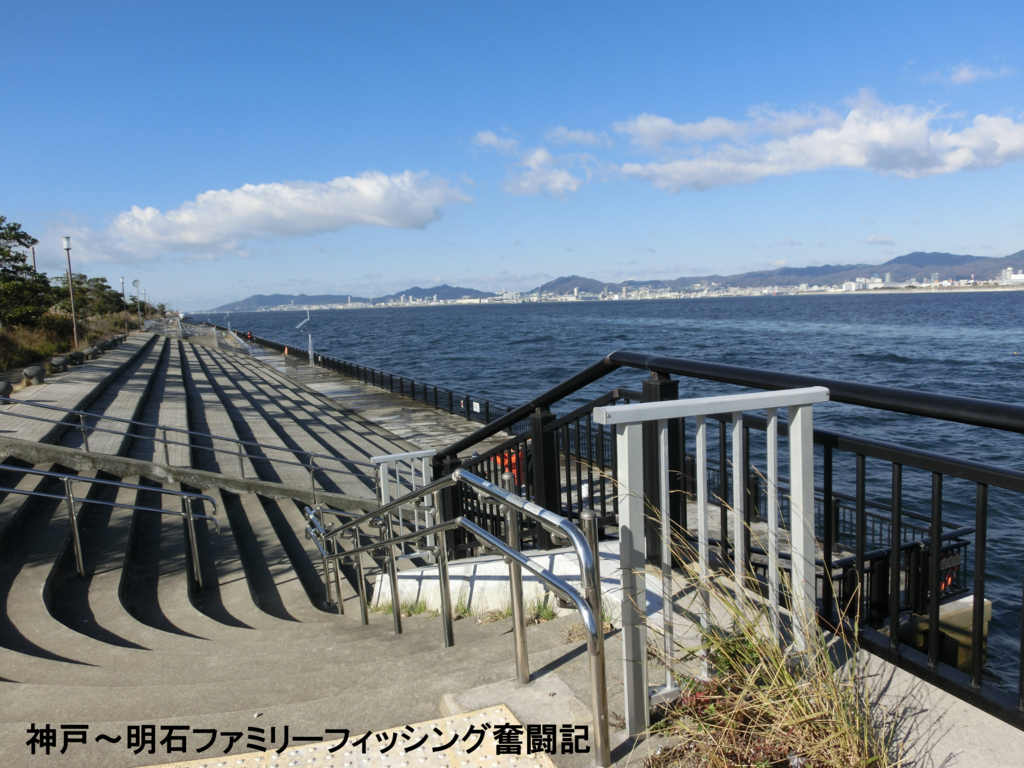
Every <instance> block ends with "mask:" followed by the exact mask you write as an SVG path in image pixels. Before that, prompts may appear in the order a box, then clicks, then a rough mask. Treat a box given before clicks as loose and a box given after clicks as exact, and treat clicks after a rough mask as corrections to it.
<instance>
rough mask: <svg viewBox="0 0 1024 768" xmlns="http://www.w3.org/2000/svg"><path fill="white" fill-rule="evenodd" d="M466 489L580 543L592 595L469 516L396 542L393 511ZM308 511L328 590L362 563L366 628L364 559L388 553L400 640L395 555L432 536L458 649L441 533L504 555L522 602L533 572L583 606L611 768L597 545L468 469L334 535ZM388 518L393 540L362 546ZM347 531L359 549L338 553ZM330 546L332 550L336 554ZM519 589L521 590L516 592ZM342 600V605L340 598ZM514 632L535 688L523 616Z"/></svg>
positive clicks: (519, 667) (601, 746)
mask: <svg viewBox="0 0 1024 768" xmlns="http://www.w3.org/2000/svg"><path fill="white" fill-rule="evenodd" d="M460 482H462V483H466V484H467V485H469V486H471V487H474V488H476V489H477V490H478V491H480V492H482V493H484V494H485V495H487V496H490V497H491V498H493V499H495V500H497V501H498V502H499V503H500V504H502V505H503V506H504V507H505V508H506V510H516V511H518V512H521V513H523V514H526V515H527V516H529V517H531V518H533V519H535V520H537V521H538V522H539V523H540V524H541V525H543V526H544V527H546V528H548V529H551V530H557V531H560V532H561V533H563V534H564V535H565V536H566V537H567V538H568V539H569V541H570V542H571V543H572V545H573V548H574V550H575V551H576V555H577V557H578V558H579V563H580V585H581V587H582V588H583V590H584V593H585V594H586V596H584V594H581V593H580V592H579V591H578V590H577V589H576V588H575V587H573V586H572V585H570V584H569V583H568V582H566V581H565V580H564V579H562V578H560V577H558V576H556V575H554V574H553V573H551V572H550V571H548V570H547V569H545V568H543V567H541V566H540V565H538V564H536V563H534V562H533V561H532V560H531V559H530V558H528V557H526V556H525V555H523V554H522V553H521V552H519V551H518V550H517V549H515V548H514V547H512V546H509V545H508V544H506V543H505V542H503V541H502V540H501V539H499V538H497V537H496V536H494V535H493V534H491V533H488V532H487V531H485V530H484V529H483V528H481V527H480V526H478V525H476V524H475V523H473V522H472V521H470V520H468V519H467V518H465V517H458V518H455V519H454V520H449V521H446V522H443V523H439V524H436V525H433V526H429V527H426V528H420V529H418V530H416V531H414V532H412V533H407V534H402V535H399V536H395V535H394V531H393V529H392V526H391V515H390V514H389V513H390V512H391V511H392V510H394V509H396V508H398V507H400V506H402V505H405V504H408V503H410V502H411V501H415V500H418V499H421V498H423V497H424V496H428V495H430V494H435V493H438V492H439V491H441V490H443V489H444V488H448V487H451V486H453V485H456V484H458V483H460ZM323 511H324V510H319V511H318V512H319V514H320V515H321V517H322V513H323ZM305 512H306V516H307V518H308V519H309V521H310V525H308V526H307V528H306V533H307V535H308V536H309V538H311V539H312V540H313V541H314V543H315V544H316V546H317V549H319V550H320V555H321V557H322V558H323V560H324V564H325V569H324V579H325V584H327V583H328V582H329V579H330V576H329V574H328V571H327V567H326V566H327V564H328V563H331V562H335V563H336V562H337V561H341V560H346V559H350V558H352V559H354V560H355V563H356V567H357V572H358V584H357V588H358V591H359V600H360V608H361V610H362V617H363V624H366V623H368V619H367V613H366V584H365V581H364V579H363V575H362V561H361V558H360V555H362V554H364V553H369V552H373V551H376V550H381V549H386V550H387V561H388V576H389V580H390V586H391V600H392V615H393V617H394V620H395V632H396V634H400V633H401V632H402V626H401V608H400V601H399V599H398V580H397V569H396V567H395V557H394V548H395V547H396V546H401V545H404V544H406V543H411V542H415V541H421V540H426V539H428V537H433V540H435V541H437V542H438V546H436V547H434V550H433V554H434V555H435V557H436V559H437V567H438V577H439V584H440V592H441V613H442V617H443V621H444V632H445V645H446V646H448V647H451V646H452V645H454V632H453V628H452V615H451V593H450V585H449V579H448V553H447V546H446V545H445V537H444V536H441V535H440V534H443V533H444V532H446V531H449V530H454V529H456V528H461V529H463V530H465V531H467V532H469V533H471V534H472V535H473V536H474V537H475V538H476V539H477V540H478V541H480V542H481V543H483V544H484V546H485V547H488V548H490V549H492V550H494V551H496V552H500V553H501V554H502V555H503V556H504V559H505V562H506V563H508V565H509V578H510V584H511V583H512V582H513V581H517V580H518V581H519V583H518V584H515V585H513V594H516V593H517V592H518V594H520V595H521V593H522V584H521V579H522V571H521V569H522V568H525V569H526V570H528V571H529V572H530V573H532V574H534V575H535V576H536V577H537V578H539V579H540V580H541V581H542V582H544V583H545V584H546V585H547V586H548V587H550V588H551V589H552V590H553V591H554V592H555V593H556V594H557V595H558V596H559V597H561V598H562V599H563V600H566V601H569V602H571V603H573V604H574V605H575V606H576V609H577V610H578V611H579V612H580V617H581V619H582V621H583V627H584V630H585V631H586V635H587V651H588V654H589V656H590V672H591V687H592V691H591V694H592V700H593V701H592V704H593V715H594V731H595V734H594V741H595V744H594V746H595V750H594V757H595V763H596V765H598V766H600V767H601V768H606V766H609V765H611V747H610V742H609V733H608V700H607V696H608V694H607V683H606V679H605V665H604V621H603V618H602V610H601V608H602V606H601V592H600V571H599V570H598V565H597V558H596V557H595V555H594V550H593V549H592V547H591V543H590V542H589V541H588V538H587V537H586V536H584V535H583V533H581V532H580V530H579V529H578V528H577V527H576V526H575V525H574V524H573V523H572V522H571V521H569V520H567V519H565V518H564V517H561V516H560V515H557V514H555V513H553V512H550V511H549V510H546V509H544V508H543V507H539V506H537V505H536V504H533V503H532V502H528V501H526V500H525V499H522V498H520V497H519V496H516V495H515V494H514V493H512V492H510V491H506V490H504V489H503V488H499V487H498V486H496V485H494V484H493V483H489V482H487V481H486V480H484V479H482V478H480V477H477V476H476V475H474V474H472V473H470V472H466V471H465V470H456V471H455V472H453V473H452V474H451V475H449V476H447V477H443V478H440V479H438V480H435V481H434V482H432V483H430V484H428V485H425V486H423V487H422V488H418V489H416V490H415V491H413V492H412V493H409V494H407V495H405V496H403V497H401V498H399V499H396V500H395V501H393V502H391V503H390V504H386V505H384V506H382V507H380V508H379V509H376V510H374V511H372V512H368V513H366V514H365V515H361V516H359V517H358V518H356V519H354V520H351V521H349V522H346V523H343V524H342V525H341V526H340V527H337V528H334V529H333V530H327V529H325V528H324V526H323V524H322V519H321V518H318V516H317V514H318V513H317V512H314V511H313V510H311V509H309V508H308V507H306V510H305ZM382 516H383V517H384V523H385V525H384V526H383V527H384V528H385V529H386V534H385V536H384V537H383V538H382V539H381V540H379V541H375V542H373V543H371V544H366V545H362V546H359V545H358V529H356V528H355V527H356V526H358V525H359V524H360V523H361V522H364V521H366V520H367V519H372V518H374V517H382ZM514 519H515V518H514V516H512V517H510V520H514ZM590 528H591V529H592V533H593V534H594V535H593V540H594V542H595V544H596V526H590ZM345 530H352V538H353V542H354V543H355V544H356V546H355V547H354V548H352V549H348V550H342V551H338V549H337V546H338V544H339V539H338V538H337V536H338V534H340V533H342V532H343V531H345ZM510 530H511V528H510ZM516 539H517V537H516ZM328 542H330V543H328ZM328 547H330V551H329V549H328ZM336 574H337V567H335V575H336ZM517 587H518V589H516V588H517ZM327 589H328V590H329V589H330V586H329V585H328V586H327ZM338 597H339V604H340V602H341V596H340V593H339V596H338ZM513 630H514V634H515V643H516V672H517V676H518V678H519V680H520V681H521V682H528V681H529V675H530V673H529V669H528V661H527V654H526V627H525V620H524V615H523V612H522V610H519V611H514V612H513Z"/></svg>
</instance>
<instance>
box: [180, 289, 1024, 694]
mask: <svg viewBox="0 0 1024 768" xmlns="http://www.w3.org/2000/svg"><path fill="white" fill-rule="evenodd" d="M200 317H203V316H200ZM206 317H208V319H210V320H211V321H213V322H216V323H219V324H221V325H224V324H225V323H226V322H230V324H231V326H232V328H233V329H234V330H236V331H252V332H253V333H254V334H256V335H259V336H263V337H266V338H270V339H274V340H276V341H280V342H282V343H291V344H294V345H295V346H296V347H298V348H301V349H305V348H306V346H307V337H306V333H305V329H302V330H296V329H295V326H296V325H297V324H298V322H299V320H301V319H305V312H304V311H302V312H299V311H283V312H254V313H231V314H230V315H224V314H223V313H218V314H213V315H209V316H206ZM311 325H312V331H313V343H314V348H315V351H316V352H317V353H320V354H325V355H330V356H332V357H336V358H340V359H343V360H349V361H352V362H356V363H360V364H362V365H366V366H370V367H374V368H380V369H383V370H386V371H390V372H392V373H395V374H401V375H403V376H405V377H407V378H415V379H416V380H418V381H424V382H429V383H431V384H436V385H439V386H445V387H450V388H453V389H458V390H460V391H465V392H468V393H470V394H472V395H474V396H476V397H481V398H489V399H493V400H495V401H498V402H503V403H507V404H510V405H513V406H514V405H518V404H520V403H523V402H525V401H527V400H529V399H531V398H533V397H535V396H536V395H538V394H540V393H542V392H544V391H545V390H547V389H549V388H550V387H552V386H554V385H555V384H557V383H558V382H560V381H562V380H563V379H565V378H567V377H569V376H570V375H572V374H573V373H575V372H577V371H579V370H580V369H582V368H584V367H586V366H587V365H590V364H591V363H593V362H595V361H597V360H599V359H600V358H602V357H604V356H605V355H607V354H608V353H609V352H612V351H614V350H619V349H624V350H631V351H636V352H644V353H652V354H659V355H668V356H672V357H684V358H693V359H697V360H703V361H709V362H717V363H729V364H732V365H740V366H750V367H755V368H765V369H770V370H775V371H785V372H790V373H801V374H808V375H817V376H824V377H828V378H834V379H845V380H848V381H854V382H861V383H870V384H883V385H888V386H894V387H904V388H908V389H916V390H925V391H929V392H940V393H946V394H954V395H962V396H966V397H973V398H982V399H986V400H995V401H999V402H1005V403H1015V404H1024V292H1018V291H1013V292H958V293H938V292H934V293H933V292H924V291H922V293H921V294H889V295H886V294H873V293H870V294H867V295H864V294H846V295H835V294H833V295H816V296H764V297H742V298H709V299H676V300H660V299H656V300H647V301H593V302H591V301H586V302H584V301H579V302H576V301H574V302H558V303H556V302H549V303H539V304H533V303H528V304H502V305H457V306H437V307H431V306H419V307H416V306H412V307H394V308H367V309H351V310H349V309H344V310H318V311H314V312H312V323H311ZM643 376H644V374H643V373H642V372H640V371H635V370H620V371H618V372H616V373H615V374H613V375H611V376H609V377H607V378H605V379H603V380H602V381H601V382H599V383H597V384H594V385H592V386H591V387H589V388H588V389H587V390H586V391H584V392H581V393H579V394H577V395H575V396H574V397H573V398H570V399H569V400H568V401H567V402H565V403H562V404H559V405H556V406H554V408H553V409H554V410H555V412H556V413H565V412H567V411H569V410H571V409H572V408H573V407H575V406H576V405H579V404H581V403H583V402H586V400H587V399H589V398H591V397H594V396H596V395H598V394H600V393H602V392H605V391H608V390H609V389H611V388H612V387H613V386H627V387H630V388H633V389H639V385H640V381H641V379H642V378H643ZM736 391H739V390H737V389H736V388H734V387H732V388H731V387H728V386H726V385H721V384H716V383H714V382H706V381H699V380H695V379H691V380H687V379H683V380H681V383H680V395H681V396H683V397H685V396H701V395H709V394H718V393H723V392H736ZM814 418H815V426H816V427H818V428H824V429H829V430H832V431H836V432H843V433H847V434H851V435H855V436H858V437H866V438H872V439H875V440H884V441H888V442H894V443H899V444H902V445H907V446H911V447H916V448H921V449H925V450H929V451H934V452H936V453H942V454H946V455H950V456H953V457H956V458H962V459H969V460H973V461H980V462H984V463H989V464H994V465H997V466H1000V467H1004V468H1007V469H1012V470H1021V469H1024V466H1022V462H1021V458H1022V448H1024V435H1017V434H1011V433H1005V432H999V431H996V430H988V429H980V428H972V427H966V426H963V425H958V424H950V423H943V422H938V421H935V420H931V419H926V418H920V417H909V416H903V415H899V414H890V413H885V412H881V411H872V410H869V409H865V408H858V407H854V406H845V405H841V404H838V403H829V404H824V405H821V406H816V407H815V415H814ZM755 463H756V457H755ZM890 466H891V465H888V464H884V463H882V462H873V461H871V460H869V461H868V481H869V485H868V497H869V499H874V500H878V501H879V502H881V503H888V502H889V501H890V493H889V488H890V486H889V477H890V473H891V469H890ZM853 470H854V458H853V457H852V456H850V455H846V454H838V453H837V454H836V466H835V474H836V490H837V491H843V492H847V493H850V492H852V490H853V487H852V480H853ZM904 475H905V477H904V498H903V506H904V509H905V510H912V511H917V512H921V513H924V514H928V513H929V510H930V505H929V498H930V497H929V494H930V477H929V476H928V475H927V473H924V472H919V471H913V470H905V473H904ZM819 482H820V479H819ZM943 497H944V505H943V515H944V520H948V521H950V522H955V523H958V524H962V525H967V526H970V525H973V523H974V486H973V484H970V483H966V482H963V481H956V480H952V479H947V480H946V482H945V483H944V487H943ZM989 510H990V513H989V549H988V559H989V567H988V568H987V569H986V570H987V571H988V572H989V573H988V574H987V586H986V589H987V592H986V597H989V598H991V599H992V600H993V601H994V602H995V606H994V610H993V619H992V623H991V625H990V639H989V656H990V658H989V664H988V667H987V670H988V672H987V674H988V678H989V679H990V680H991V681H992V682H994V683H996V684H997V685H999V686H1000V687H1003V688H1006V689H1008V690H1013V689H1015V686H1016V676H1017V672H1016V669H1017V663H1018V661H1017V653H1018V651H1017V649H1018V648H1019V642H1020V626H1021V623H1020V622H1021V617H1020V610H1021V585H1022V578H1024V497H1022V496H1021V495H1019V494H1012V493H1008V492H1002V491H998V490H993V491H992V492H991V493H990V498H989ZM971 552H972V553H973V547H972V548H971ZM972 557H973V554H972Z"/></svg>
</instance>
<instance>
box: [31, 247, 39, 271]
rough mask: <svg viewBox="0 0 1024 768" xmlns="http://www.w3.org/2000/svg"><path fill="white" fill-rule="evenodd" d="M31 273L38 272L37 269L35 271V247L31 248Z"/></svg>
mask: <svg viewBox="0 0 1024 768" xmlns="http://www.w3.org/2000/svg"><path fill="white" fill-rule="evenodd" d="M32 271H33V272H38V271H39V270H38V269H36V247H35V246H34V245H33V246H32Z"/></svg>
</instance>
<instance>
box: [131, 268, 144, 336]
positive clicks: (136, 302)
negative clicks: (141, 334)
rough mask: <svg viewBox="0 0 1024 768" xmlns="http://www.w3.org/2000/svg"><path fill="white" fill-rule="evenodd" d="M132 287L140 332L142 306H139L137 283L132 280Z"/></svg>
mask: <svg viewBox="0 0 1024 768" xmlns="http://www.w3.org/2000/svg"><path fill="white" fill-rule="evenodd" d="M132 285H134V286H135V311H136V312H138V314H139V330H140V331H141V330H142V305H141V304H139V281H138V280H132Z"/></svg>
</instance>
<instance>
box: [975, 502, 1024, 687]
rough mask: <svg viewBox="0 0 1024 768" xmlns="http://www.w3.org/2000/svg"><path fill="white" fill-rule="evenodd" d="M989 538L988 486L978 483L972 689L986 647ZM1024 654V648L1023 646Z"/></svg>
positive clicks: (978, 684)
mask: <svg viewBox="0 0 1024 768" xmlns="http://www.w3.org/2000/svg"><path fill="white" fill-rule="evenodd" d="M987 536H988V486H987V485H985V484H984V483H978V484H977V488H976V496H975V501H974V621H973V622H972V624H971V687H972V688H974V689H975V690H979V689H980V688H981V672H982V662H983V660H984V658H983V654H982V650H983V648H984V645H985V635H984V629H985V626H984V625H985V555H986V549H987V541H986V538H987ZM1021 649H1022V653H1024V646H1021Z"/></svg>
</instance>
